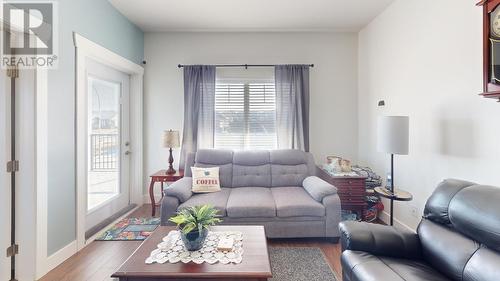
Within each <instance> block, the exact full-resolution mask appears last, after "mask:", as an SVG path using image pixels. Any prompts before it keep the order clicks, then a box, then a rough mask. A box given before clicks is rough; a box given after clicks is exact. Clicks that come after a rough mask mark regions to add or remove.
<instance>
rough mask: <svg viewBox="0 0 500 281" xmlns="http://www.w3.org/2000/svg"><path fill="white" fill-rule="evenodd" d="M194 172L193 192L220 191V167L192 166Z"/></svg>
mask: <svg viewBox="0 0 500 281" xmlns="http://www.w3.org/2000/svg"><path fill="white" fill-rule="evenodd" d="M191 172H192V174H193V193H209V192H217V191H220V180H219V167H213V168H199V167H191Z"/></svg>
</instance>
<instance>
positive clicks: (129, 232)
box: [96, 218, 160, 241]
mask: <svg viewBox="0 0 500 281" xmlns="http://www.w3.org/2000/svg"><path fill="white" fill-rule="evenodd" d="M158 225H160V218H126V219H122V220H121V221H119V222H117V223H116V224H115V225H113V226H112V227H111V228H110V229H108V230H106V231H105V232H104V233H103V234H102V235H101V236H100V237H99V238H97V239H96V240H97V241H142V240H145V239H146V238H148V236H149V235H151V233H152V232H153V231H154V230H155V229H156V228H157V227H158Z"/></svg>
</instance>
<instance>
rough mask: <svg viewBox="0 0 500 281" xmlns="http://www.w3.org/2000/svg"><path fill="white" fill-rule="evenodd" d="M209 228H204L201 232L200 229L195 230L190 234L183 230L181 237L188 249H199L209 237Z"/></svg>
mask: <svg viewBox="0 0 500 281" xmlns="http://www.w3.org/2000/svg"><path fill="white" fill-rule="evenodd" d="M207 235H208V230H206V229H203V230H202V231H201V232H200V231H198V230H193V231H191V232H189V233H188V234H184V233H182V232H181V239H182V242H184V246H186V249H187V250H188V251H197V250H199V249H201V247H203V243H204V242H205V239H206V238H207Z"/></svg>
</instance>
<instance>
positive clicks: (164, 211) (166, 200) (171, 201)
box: [161, 196, 180, 225]
mask: <svg viewBox="0 0 500 281" xmlns="http://www.w3.org/2000/svg"><path fill="white" fill-rule="evenodd" d="M179 203H180V202H179V199H177V197H171V196H165V197H163V199H162V200H161V225H175V224H174V223H172V222H169V221H168V219H170V218H171V217H173V216H175V215H176V214H177V209H178V208H179Z"/></svg>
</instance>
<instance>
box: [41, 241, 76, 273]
mask: <svg viewBox="0 0 500 281" xmlns="http://www.w3.org/2000/svg"><path fill="white" fill-rule="evenodd" d="M76 252H77V245H76V240H74V241H72V242H71V243H69V244H68V245H66V246H64V247H63V248H62V249H60V250H59V251H57V252H55V253H53V254H52V255H50V256H49V257H47V265H46V266H45V270H44V273H43V275H45V274H47V273H48V272H49V271H51V270H52V269H54V268H56V267H57V266H58V265H60V264H61V263H63V262H64V261H65V260H67V259H69V258H70V257H71V256H72V255H74V254H76Z"/></svg>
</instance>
